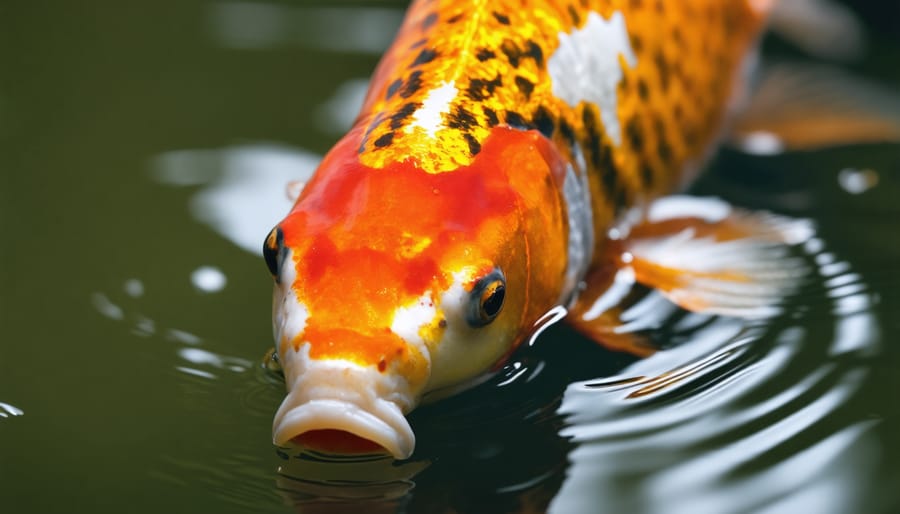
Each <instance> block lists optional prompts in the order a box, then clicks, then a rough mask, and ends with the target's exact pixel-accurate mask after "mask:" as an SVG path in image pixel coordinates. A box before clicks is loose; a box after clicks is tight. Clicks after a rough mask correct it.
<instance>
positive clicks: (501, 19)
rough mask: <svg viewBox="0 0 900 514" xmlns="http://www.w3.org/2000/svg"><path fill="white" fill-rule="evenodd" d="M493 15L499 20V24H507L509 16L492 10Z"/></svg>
mask: <svg viewBox="0 0 900 514" xmlns="http://www.w3.org/2000/svg"><path fill="white" fill-rule="evenodd" d="M493 15H494V19H496V20H497V21H498V22H500V24H502V25H509V16H507V15H505V14H503V13H499V12H497V11H494V12H493Z"/></svg>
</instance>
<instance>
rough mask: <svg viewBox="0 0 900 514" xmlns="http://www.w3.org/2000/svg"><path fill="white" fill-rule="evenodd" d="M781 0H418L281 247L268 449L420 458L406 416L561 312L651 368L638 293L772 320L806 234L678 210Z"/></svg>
mask: <svg viewBox="0 0 900 514" xmlns="http://www.w3.org/2000/svg"><path fill="white" fill-rule="evenodd" d="M772 3H773V2H770V1H764V0H730V1H723V0H689V1H688V0H686V1H682V2H677V3H675V2H662V1H660V0H628V1H626V0H577V1H565V2H564V1H553V0H530V1H526V2H523V1H511V0H492V1H490V2H487V1H472V2H461V1H456V0H419V1H416V2H414V3H413V5H412V6H411V7H410V9H409V11H408V13H407V15H406V18H405V21H404V23H403V25H402V27H401V29H400V31H399V34H398V36H397V38H396V40H395V42H394V43H393V45H392V46H391V48H390V49H389V50H388V51H387V53H386V55H385V56H384V58H383V60H382V61H381V63H380V64H379V66H378V67H377V69H376V71H375V74H374V77H373V79H372V81H371V86H370V88H369V91H368V93H367V96H366V99H365V101H364V105H363V107H362V110H361V112H360V114H359V117H358V119H357V121H356V123H355V125H354V127H353V128H352V129H351V130H350V131H349V133H347V134H346V135H345V136H344V137H343V138H342V139H341V140H340V141H339V142H338V143H337V144H336V146H334V148H333V149H332V150H331V151H330V152H329V153H328V154H327V155H326V156H325V158H324V160H323V161H322V162H321V164H320V166H319V168H318V170H317V171H316V173H315V174H314V176H313V177H312V178H311V179H310V180H309V181H308V182H307V183H306V184H305V186H304V187H303V189H302V191H301V192H300V193H299V197H298V198H297V201H296V203H295V205H294V207H293V208H292V210H291V211H290V213H289V214H288V215H287V217H286V218H284V220H283V221H282V222H281V223H279V224H278V225H277V226H276V227H275V228H274V229H273V230H272V231H271V233H270V234H269V235H268V237H267V238H266V240H265V243H264V256H265V260H266V263H267V265H268V267H269V269H270V271H271V273H272V275H273V277H274V279H275V287H274V299H273V326H274V337H275V341H276V350H277V356H278V359H279V361H280V364H281V366H282V368H283V371H284V376H285V381H286V387H287V391H288V394H287V397H286V398H285V400H284V402H283V403H282V405H281V407H280V408H279V409H278V412H277V414H276V415H275V420H274V427H273V432H274V442H275V443H276V444H278V445H284V444H288V443H290V442H293V443H295V444H299V445H301V446H304V447H308V448H313V449H318V450H322V451H328V452H336V453H361V452H362V453H365V452H384V453H388V454H390V455H392V456H393V457H395V458H397V459H403V458H407V457H409V456H410V455H411V454H412V452H413V450H414V446H415V437H414V434H413V431H412V429H411V427H410V425H409V423H408V421H407V420H406V418H405V415H406V414H407V413H409V412H410V411H411V410H412V409H413V408H414V407H416V405H418V404H419V403H421V402H422V401H428V400H431V399H434V398H439V397H442V396H445V395H447V394H452V393H454V392H456V391H459V390H461V389H464V388H466V387H469V386H471V385H472V384H475V383H478V382H479V380H483V379H484V377H487V376H490V374H491V373H492V372H493V371H496V370H498V369H499V366H500V365H502V363H503V361H504V359H505V358H506V357H507V356H509V355H510V353H511V352H512V351H513V350H514V349H515V348H516V347H517V346H518V345H519V344H520V343H522V342H523V341H524V340H526V339H527V338H528V337H529V336H530V335H531V334H533V332H534V331H535V329H536V326H539V325H540V323H542V322H543V320H545V319H546V318H545V315H546V314H547V313H548V312H554V311H556V312H558V311H559V309H566V312H568V315H567V321H568V322H570V323H572V324H573V325H574V326H575V327H576V328H578V329H579V330H580V331H582V332H583V333H585V334H586V335H588V336H589V337H592V338H594V339H596V340H597V341H598V342H600V343H602V344H605V345H606V346H608V347H610V348H614V349H617V350H625V351H631V352H635V353H638V354H642V355H645V354H647V353H648V352H651V351H652V348H650V347H648V346H647V345H646V344H645V342H643V341H640V340H639V339H637V338H636V336H631V335H629V334H627V333H622V331H617V330H616V328H617V327H618V326H619V321H618V318H617V316H616V315H615V309H614V304H615V302H614V300H615V298H614V297H615V290H616V289H617V288H616V284H617V283H619V282H621V281H622V280H630V281H636V282H637V283H640V284H644V285H646V286H649V287H652V288H656V289H658V290H659V291H661V292H662V293H663V294H664V295H666V296H667V297H668V298H669V299H670V300H671V301H672V302H674V303H676V304H678V305H679V306H681V307H683V308H685V309H688V310H692V311H701V312H710V313H718V314H724V315H732V316H742V317H754V316H766V315H770V314H771V313H772V310H773V309H775V308H776V306H777V303H778V302H779V300H780V299H781V298H782V297H783V296H784V295H785V294H788V293H789V292H790V290H791V288H792V287H793V285H795V284H796V282H797V279H798V277H801V276H802V275H803V273H804V268H803V264H802V262H801V261H800V260H798V259H794V258H791V257H790V256H789V252H787V247H788V245H791V244H795V243H798V242H801V241H802V240H803V239H804V238H805V237H808V234H809V225H808V224H806V223H801V222H797V221H792V220H788V219H785V218H782V217H778V216H775V215H771V214H764V213H750V212H745V211H741V210H739V209H733V208H731V207H730V206H728V205H727V204H725V203H723V202H717V201H707V202H705V203H703V204H702V208H700V209H699V210H698V209H696V208H694V209H693V210H692V208H690V207H685V206H684V205H685V204H684V202H683V201H681V200H680V199H679V198H677V197H675V198H664V195H667V194H670V193H672V192H675V191H677V190H679V189H681V188H683V187H684V186H685V185H686V184H688V183H689V182H690V181H691V180H692V179H693V178H694V177H695V176H696V174H697V172H698V171H699V170H700V168H701V166H702V165H703V163H704V162H705V161H706V160H707V158H708V157H709V155H710V153H711V152H712V150H713V149H714V148H715V147H716V145H717V143H718V142H719V141H720V140H721V139H722V136H723V134H724V133H725V128H726V126H727V125H728V124H729V123H730V121H731V120H733V119H734V114H735V113H736V112H737V111H738V110H739V106H740V104H741V101H742V99H743V98H746V91H747V87H746V79H747V75H748V73H747V70H748V68H749V66H750V64H751V63H752V62H753V61H754V56H755V48H756V43H757V41H758V39H759V37H760V34H761V32H762V31H763V29H764V27H765V25H766V20H767V17H768V15H769V12H770V10H771V8H772ZM794 132H795V133H797V132H798V131H796V130H795V131H794ZM800 132H802V131H800ZM882 132H883V131H882ZM801 139H802V138H801Z"/></svg>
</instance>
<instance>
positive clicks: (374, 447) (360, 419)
mask: <svg viewBox="0 0 900 514" xmlns="http://www.w3.org/2000/svg"><path fill="white" fill-rule="evenodd" d="M295 396H296V395H294V394H290V395H288V397H287V398H285V400H284V403H282V404H281V408H279V409H278V412H277V413H276V414H275V423H274V427H273V439H274V442H275V444H276V445H279V446H284V445H286V444H288V443H292V444H295V445H299V446H303V447H306V448H309V449H313V450H316V451H319V452H324V453H332V454H372V453H382V454H385V453H386V454H390V455H391V456H393V457H394V458H395V459H406V458H409V456H410V455H412V452H413V448H415V444H416V438H415V435H414V434H413V431H412V428H411V427H410V426H409V422H408V421H406V418H405V417H404V416H403V412H402V411H401V409H400V407H399V406H397V405H396V404H395V403H393V402H391V401H388V400H383V399H376V400H374V401H373V402H372V405H370V406H368V408H363V407H362V406H360V405H357V404H355V403H352V402H348V401H345V400H341V399H330V398H328V399H313V400H307V401H302V400H301V401H300V402H296V403H295V402H294V401H293V400H294V398H292V397H295Z"/></svg>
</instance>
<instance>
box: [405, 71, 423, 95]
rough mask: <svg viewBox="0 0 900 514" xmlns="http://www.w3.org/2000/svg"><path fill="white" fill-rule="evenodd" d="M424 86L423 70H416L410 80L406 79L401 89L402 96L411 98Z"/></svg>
mask: <svg viewBox="0 0 900 514" xmlns="http://www.w3.org/2000/svg"><path fill="white" fill-rule="evenodd" d="M421 88H422V72H421V71H418V70H417V71H414V72H412V74H410V76H409V80H407V81H406V85H404V86H403V89H402V90H401V91H400V97H401V98H409V97H411V96H412V95H414V94H416V91H418V90H419V89H421Z"/></svg>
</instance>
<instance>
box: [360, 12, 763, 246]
mask: <svg viewBox="0 0 900 514" xmlns="http://www.w3.org/2000/svg"><path fill="white" fill-rule="evenodd" d="M591 12H593V13H597V14H599V16H601V17H603V18H604V19H608V18H609V17H611V16H612V15H613V13H621V14H622V16H623V18H624V20H625V25H626V27H627V31H628V44H629V46H630V49H631V50H632V51H633V53H634V55H635V58H636V59H635V60H636V65H635V66H633V67H632V66H628V65H627V63H625V62H624V60H622V66H621V68H622V71H623V73H624V76H623V77H622V79H621V81H619V83H618V85H617V87H616V95H617V113H616V117H617V118H618V120H620V123H621V126H622V133H623V134H622V138H621V143H620V144H616V143H615V142H614V141H612V140H611V138H610V136H609V134H608V132H607V131H606V129H605V128H604V124H603V122H602V120H601V106H598V105H596V104H593V103H591V102H587V101H585V102H581V103H580V104H579V105H576V106H574V107H573V106H570V105H568V104H567V103H566V102H564V101H563V100H561V99H560V98H558V97H557V96H556V95H554V91H553V80H554V78H553V77H551V74H550V73H549V71H548V61H549V60H550V59H552V58H553V55H554V54H555V53H556V52H557V51H559V50H560V48H559V46H560V33H565V34H571V33H573V32H574V31H577V30H580V29H583V28H584V26H585V24H586V23H587V20H588V13H591ZM761 23H762V19H761V17H760V16H759V15H758V14H757V13H756V12H755V11H753V10H752V9H751V8H749V7H748V6H747V4H746V2H743V1H731V2H723V1H720V0H701V1H685V2H678V3H677V4H675V3H669V4H664V3H663V2H661V1H640V0H632V1H620V2H616V1H601V2H596V1H594V2H589V1H582V2H540V1H537V2H521V1H491V2H473V3H472V5H468V4H466V3H465V2H456V1H420V2H416V3H414V4H413V5H412V6H411V8H410V10H409V12H408V14H407V17H406V20H405V22H404V24H403V27H402V28H401V30H400V33H399V34H398V36H397V39H396V41H395V42H394V44H393V45H392V47H391V49H390V50H389V51H388V53H387V54H386V55H385V57H384V59H383V61H382V62H381V64H380V65H379V67H378V69H377V71H376V73H375V76H374V79H373V82H372V86H371V88H370V91H369V94H368V96H367V99H366V102H365V105H364V107H363V109H362V111H361V114H360V119H359V123H360V124H361V125H362V126H364V127H365V130H364V134H365V135H364V137H363V140H362V142H361V144H360V160H361V162H363V163H364V164H366V165H368V166H371V167H373V168H383V167H384V166H385V165H386V164H387V163H390V162H398V161H406V160H414V161H415V162H416V165H417V166H419V167H420V168H422V169H423V170H425V171H428V172H430V173H441V172H450V171H453V170H455V169H457V168H458V167H459V166H465V165H468V164H471V162H472V159H473V157H474V156H475V155H477V154H478V152H479V151H480V149H481V146H482V145H483V143H484V141H485V139H486V138H487V137H488V135H489V134H490V132H491V129H492V128H493V127H494V126H497V125H502V124H505V125H509V126H512V127H516V128H523V129H537V130H539V131H540V132H541V133H543V134H544V135H545V136H547V137H548V138H550V139H551V140H552V141H553V142H554V143H555V144H556V146H557V147H558V148H559V150H560V152H561V153H562V154H563V155H565V156H566V157H567V158H568V159H569V160H570V162H572V163H573V164H576V165H577V164H578V160H577V159H576V158H575V157H576V153H577V152H580V153H581V154H582V155H583V156H584V161H585V163H586V166H587V170H586V171H587V172H588V176H589V177H590V183H591V197H592V199H593V202H592V203H593V207H594V211H595V212H594V215H595V216H596V217H597V218H598V219H597V221H598V223H597V224H596V225H597V227H598V230H602V227H603V225H605V222H606V221H608V220H610V219H611V218H612V217H614V215H615V214H616V213H617V212H618V211H619V210H620V208H621V207H623V206H627V205H631V204H633V203H634V202H636V201H638V200H640V199H646V198H652V197H654V196H657V195H659V194H661V193H665V192H668V191H671V190H672V189H674V188H676V187H678V186H679V185H681V184H683V183H685V181H686V180H687V179H689V178H690V177H691V176H692V175H693V174H694V172H695V171H696V169H697V168H698V167H699V165H700V164H701V163H702V161H703V160H704V158H705V157H706V155H707V153H708V149H709V148H710V147H711V146H712V144H713V143H714V142H715V140H716V137H717V135H718V134H719V133H720V132H721V127H722V122H723V119H724V116H725V114H726V111H727V108H728V105H729V101H730V100H729V99H730V97H731V96H732V94H733V92H734V90H735V79H736V78H737V77H735V70H740V69H741V61H742V60H743V59H744V56H745V55H746V53H747V47H748V46H749V45H751V44H752V43H753V41H754V39H755V38H756V36H757V34H758V32H759V30H760V28H761ZM579 51H581V52H586V51H588V49H579ZM557 80H565V77H560V78H557ZM451 83H452V84H453V86H454V92H453V96H452V100H450V101H449V102H447V104H446V105H445V106H442V107H443V108H442V109H441V110H440V111H439V113H438V114H439V119H438V120H436V121H437V123H436V124H435V126H434V130H431V131H429V130H425V129H423V128H422V127H421V126H418V125H421V124H418V125H417V123H416V118H415V114H416V112H418V111H421V110H422V109H424V108H425V106H427V103H428V99H429V96H430V95H432V93H433V92H434V91H435V90H436V89H439V88H440V87H442V86H446V85H447V84H451ZM576 147H577V149H576ZM597 240H598V241H599V240H600V238H597Z"/></svg>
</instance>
